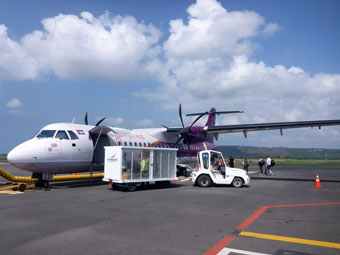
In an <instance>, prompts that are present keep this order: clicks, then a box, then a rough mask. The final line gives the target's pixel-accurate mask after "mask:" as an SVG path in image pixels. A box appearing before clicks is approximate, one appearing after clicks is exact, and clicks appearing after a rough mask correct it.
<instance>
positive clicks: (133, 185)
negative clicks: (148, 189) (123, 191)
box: [128, 183, 136, 191]
mask: <svg viewBox="0 0 340 255" xmlns="http://www.w3.org/2000/svg"><path fill="white" fill-rule="evenodd" d="M128 190H129V191H135V190H136V184H134V183H131V184H128Z"/></svg>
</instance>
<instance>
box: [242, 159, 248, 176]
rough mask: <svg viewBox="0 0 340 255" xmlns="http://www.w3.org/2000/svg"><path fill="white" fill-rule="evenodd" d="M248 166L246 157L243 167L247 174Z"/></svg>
mask: <svg viewBox="0 0 340 255" xmlns="http://www.w3.org/2000/svg"><path fill="white" fill-rule="evenodd" d="M248 167H249V162H248V160H247V158H244V161H243V169H244V170H246V171H247V174H248Z"/></svg>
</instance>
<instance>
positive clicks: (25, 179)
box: [0, 168, 104, 191]
mask: <svg viewBox="0 0 340 255" xmlns="http://www.w3.org/2000/svg"><path fill="white" fill-rule="evenodd" d="M0 176H2V177H4V178H5V179H7V180H9V181H11V182H13V183H19V184H18V185H19V186H18V189H19V190H20V191H24V190H25V189H26V185H25V184H37V182H40V183H41V184H42V186H43V187H44V188H48V187H49V182H62V181H77V180H91V179H102V178H103V177H104V174H103V173H98V174H79V175H54V176H53V175H51V176H50V177H49V178H45V179H42V180H39V179H38V178H32V177H29V176H14V175H12V174H10V173H9V172H7V171H6V170H4V169H2V168H0Z"/></svg>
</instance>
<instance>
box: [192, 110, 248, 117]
mask: <svg viewBox="0 0 340 255" xmlns="http://www.w3.org/2000/svg"><path fill="white" fill-rule="evenodd" d="M232 113H243V111H224V112H213V114H217V115H219V114H232ZM208 114H209V112H201V113H189V114H186V116H197V115H208Z"/></svg>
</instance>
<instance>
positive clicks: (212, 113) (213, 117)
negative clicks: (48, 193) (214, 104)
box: [205, 108, 216, 127]
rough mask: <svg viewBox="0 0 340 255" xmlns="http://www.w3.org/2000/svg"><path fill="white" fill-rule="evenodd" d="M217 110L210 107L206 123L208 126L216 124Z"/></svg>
mask: <svg viewBox="0 0 340 255" xmlns="http://www.w3.org/2000/svg"><path fill="white" fill-rule="evenodd" d="M215 112H216V109H215V108H211V109H210V111H209V116H208V120H207V123H205V126H206V127H213V126H215V124H216V114H215Z"/></svg>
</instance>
